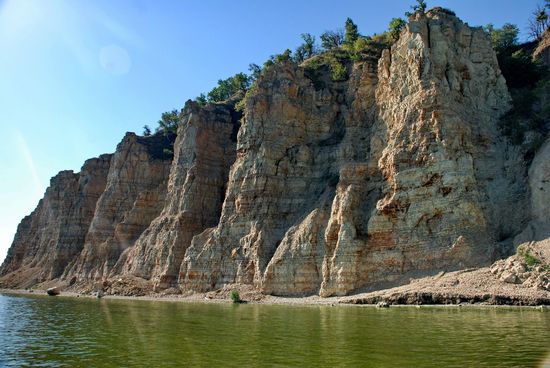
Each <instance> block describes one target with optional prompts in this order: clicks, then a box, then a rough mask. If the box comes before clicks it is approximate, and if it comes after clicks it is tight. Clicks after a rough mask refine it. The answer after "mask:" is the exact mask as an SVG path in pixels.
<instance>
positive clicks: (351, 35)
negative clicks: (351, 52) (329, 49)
mask: <svg viewBox="0 0 550 368" xmlns="http://www.w3.org/2000/svg"><path fill="white" fill-rule="evenodd" d="M345 29H346V33H345V34H344V45H347V46H348V47H353V44H354V43H355V41H357V39H358V38H359V30H358V28H357V25H356V24H355V23H353V20H351V18H348V19H346V25H345Z"/></svg>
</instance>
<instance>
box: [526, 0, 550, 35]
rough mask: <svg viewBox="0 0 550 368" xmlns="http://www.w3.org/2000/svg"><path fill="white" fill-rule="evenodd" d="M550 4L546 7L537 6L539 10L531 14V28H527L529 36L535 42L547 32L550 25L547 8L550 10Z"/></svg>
mask: <svg viewBox="0 0 550 368" xmlns="http://www.w3.org/2000/svg"><path fill="white" fill-rule="evenodd" d="M549 4H550V3H549V2H547V3H546V5H545V6H542V5H539V6H537V8H536V9H535V10H534V11H533V13H532V14H531V18H530V19H529V26H528V27H527V29H528V30H529V36H530V37H531V38H533V39H534V40H538V39H540V37H541V36H542V34H543V33H544V31H546V29H547V28H548V26H549V25H550V20H549V17H548V13H547V12H546V9H547V8H548V9H550V5H549Z"/></svg>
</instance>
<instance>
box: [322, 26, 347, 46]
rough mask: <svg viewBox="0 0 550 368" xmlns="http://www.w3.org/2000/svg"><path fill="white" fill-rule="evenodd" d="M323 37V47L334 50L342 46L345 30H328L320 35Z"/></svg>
mask: <svg viewBox="0 0 550 368" xmlns="http://www.w3.org/2000/svg"><path fill="white" fill-rule="evenodd" d="M320 38H321V47H323V49H325V50H332V49H335V48H338V47H340V46H342V42H344V31H342V30H341V29H340V30H337V31H326V32H324V33H323V34H321V36H320Z"/></svg>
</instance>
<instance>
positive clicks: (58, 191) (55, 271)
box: [0, 155, 111, 287]
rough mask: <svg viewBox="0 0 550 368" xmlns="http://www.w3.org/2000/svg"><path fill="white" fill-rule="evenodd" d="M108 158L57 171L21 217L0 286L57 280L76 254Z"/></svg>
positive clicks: (0, 272) (101, 185)
mask: <svg viewBox="0 0 550 368" xmlns="http://www.w3.org/2000/svg"><path fill="white" fill-rule="evenodd" d="M110 161H111V155H102V156H100V157H99V158H93V159H90V160H87V161H86V162H85V163H84V166H82V169H81V171H80V173H77V174H75V173H73V172H72V171H61V172H60V173H59V174H57V175H56V176H54V177H53V178H52V179H51V181H50V186H49V187H48V189H46V193H45V194H44V198H42V199H41V200H40V202H39V203H38V206H37V208H36V209H35V210H34V211H33V212H32V213H31V214H30V215H29V216H27V217H25V218H24V219H23V221H22V222H21V224H20V225H19V227H18V228H17V234H16V236H15V239H14V241H13V244H12V246H11V248H10V250H9V252H8V256H7V257H6V259H5V261H4V263H3V265H2V267H1V269H0V276H1V280H2V282H3V284H5V286H8V287H28V286H31V285H34V284H37V283H40V282H43V281H47V280H51V279H54V278H57V277H59V276H60V275H61V274H62V273H63V271H64V270H65V267H66V266H67V264H69V262H71V261H73V260H74V258H75V257H76V256H78V254H79V253H80V251H81V250H82V247H83V245H84V238H85V237H86V234H87V232H88V227H89V225H90V222H91V221H92V218H93V216H94V213H95V208H96V202H97V200H98V199H99V197H100V195H101V193H103V191H104V189H105V185H106V182H107V172H108V170H109V165H110Z"/></svg>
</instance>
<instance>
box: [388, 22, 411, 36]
mask: <svg viewBox="0 0 550 368" xmlns="http://www.w3.org/2000/svg"><path fill="white" fill-rule="evenodd" d="M405 25H407V22H405V21H404V20H403V19H401V18H393V19H392V20H391V22H390V26H389V32H390V37H391V39H392V40H393V41H397V39H398V38H399V34H400V33H401V30H402V29H403V28H404V27H405Z"/></svg>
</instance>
